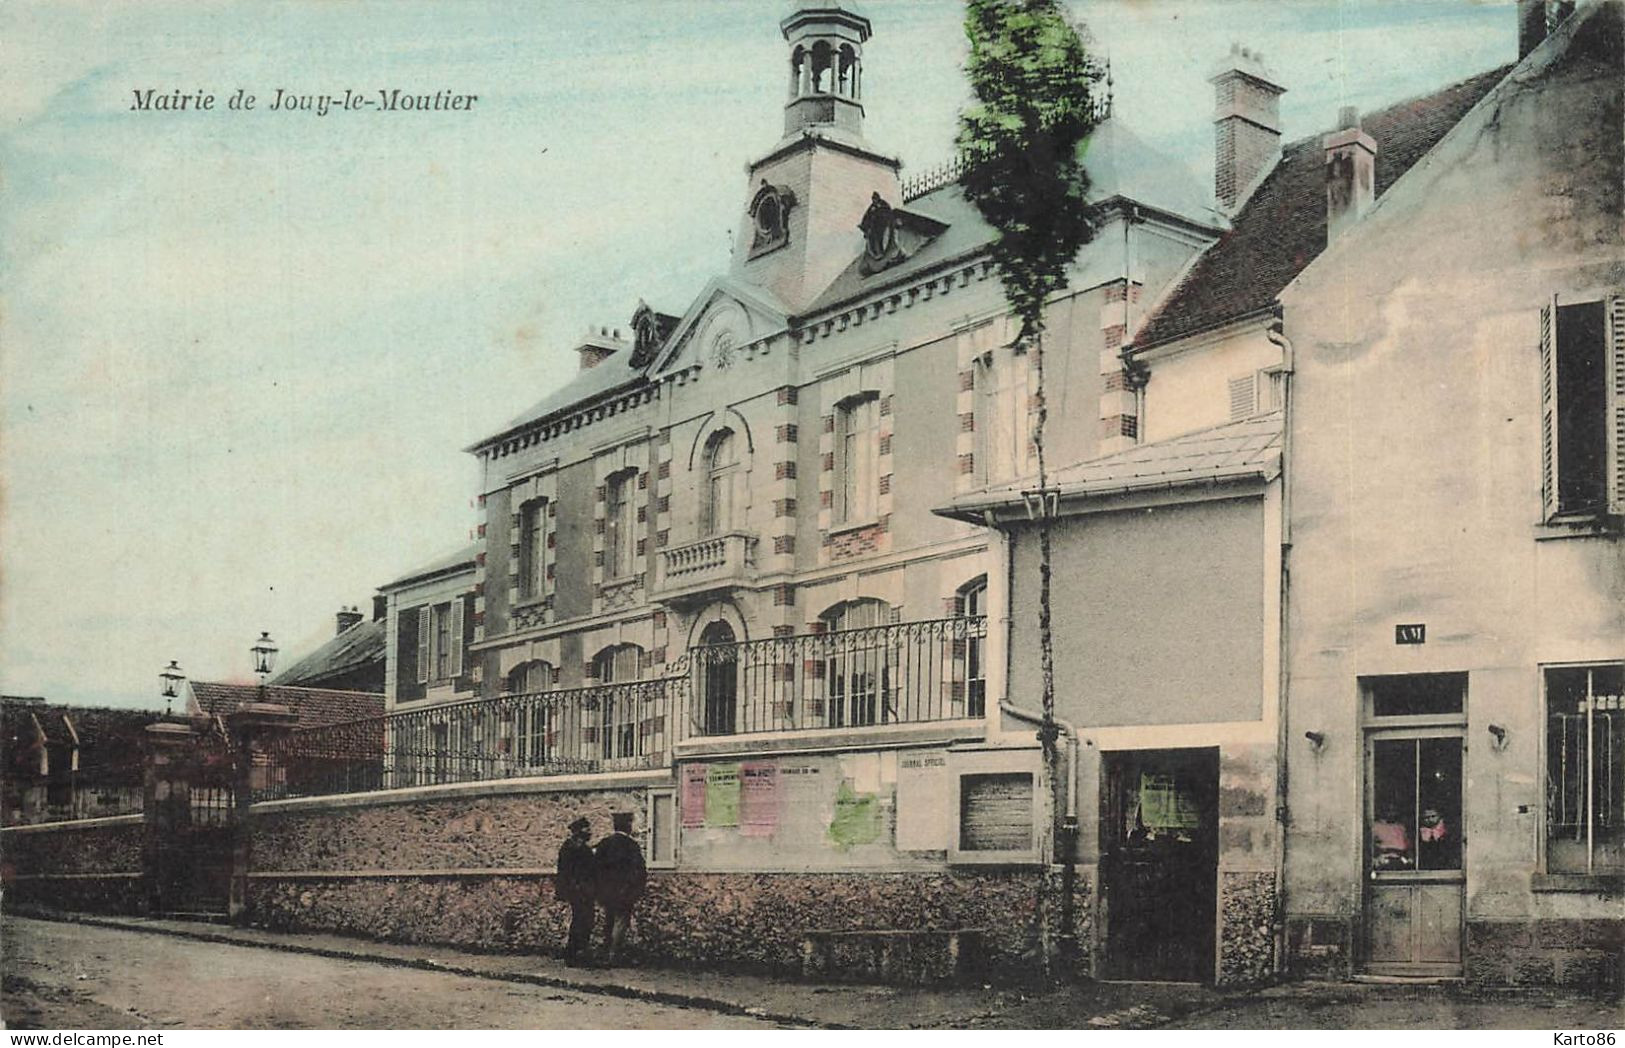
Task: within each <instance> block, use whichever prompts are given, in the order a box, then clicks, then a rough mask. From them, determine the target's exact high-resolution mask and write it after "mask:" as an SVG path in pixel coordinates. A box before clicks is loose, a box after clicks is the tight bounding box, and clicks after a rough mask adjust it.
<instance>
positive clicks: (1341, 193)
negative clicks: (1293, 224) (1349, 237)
mask: <svg viewBox="0 0 1625 1048" xmlns="http://www.w3.org/2000/svg"><path fill="white" fill-rule="evenodd" d="M1337 126H1338V130H1336V131H1334V132H1332V133H1331V134H1329V135H1327V136H1326V137H1325V138H1324V139H1323V140H1322V141H1321V146H1322V148H1324V149H1325V150H1326V243H1328V244H1330V243H1332V242H1333V241H1335V240H1336V239H1337V238H1338V237H1340V236H1342V235H1343V233H1344V232H1345V231H1346V230H1347V229H1348V228H1349V227H1350V226H1352V225H1354V223H1356V222H1358V221H1359V220H1360V219H1361V218H1362V217H1363V216H1364V215H1365V213H1366V212H1367V211H1369V210H1371V205H1372V204H1373V203H1374V202H1375V201H1376V199H1377V140H1376V139H1374V138H1372V137H1371V136H1370V135H1368V134H1366V133H1365V132H1364V131H1362V130H1360V111H1359V110H1358V109H1355V108H1354V107H1353V106H1344V107H1343V109H1342V111H1341V112H1340V113H1339V114H1338V121H1337Z"/></svg>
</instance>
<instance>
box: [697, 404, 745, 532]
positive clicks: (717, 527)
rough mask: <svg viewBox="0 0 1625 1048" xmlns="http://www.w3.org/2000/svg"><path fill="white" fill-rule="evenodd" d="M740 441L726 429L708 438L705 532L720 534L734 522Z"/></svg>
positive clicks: (702, 517) (701, 527)
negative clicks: (709, 439)
mask: <svg viewBox="0 0 1625 1048" xmlns="http://www.w3.org/2000/svg"><path fill="white" fill-rule="evenodd" d="M738 446H739V443H738V441H737V440H736V439H735V437H734V434H733V430H730V429H725V430H722V431H721V432H720V433H717V434H716V435H715V436H713V437H712V438H711V441H710V444H709V445H708V446H707V447H706V452H705V505H704V507H703V508H702V513H701V520H700V530H701V532H702V533H703V534H705V535H721V534H724V533H726V532H728V531H730V530H732V529H733V526H734V490H735V487H736V484H737V481H738V476H739V453H738Z"/></svg>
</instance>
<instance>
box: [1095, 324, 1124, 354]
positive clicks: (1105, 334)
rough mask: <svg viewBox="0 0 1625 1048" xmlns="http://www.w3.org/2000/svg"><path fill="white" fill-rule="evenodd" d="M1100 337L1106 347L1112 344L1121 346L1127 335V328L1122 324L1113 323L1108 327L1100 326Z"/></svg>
mask: <svg viewBox="0 0 1625 1048" xmlns="http://www.w3.org/2000/svg"><path fill="white" fill-rule="evenodd" d="M1100 337H1101V340H1102V341H1103V342H1105V344H1106V346H1107V347H1108V348H1110V347H1112V346H1121V345H1122V344H1123V340H1124V339H1125V338H1127V337H1128V328H1126V327H1124V326H1123V325H1122V324H1113V325H1112V326H1111V327H1109V328H1102V329H1101V332H1100Z"/></svg>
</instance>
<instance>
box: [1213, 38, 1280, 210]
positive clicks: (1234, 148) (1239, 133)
mask: <svg viewBox="0 0 1625 1048" xmlns="http://www.w3.org/2000/svg"><path fill="white" fill-rule="evenodd" d="M1208 83H1210V84H1212V85H1213V138H1214V164H1213V195H1214V196H1215V197H1216V198H1217V199H1218V202H1219V207H1220V208H1221V209H1223V210H1225V211H1229V210H1232V209H1233V208H1235V206H1236V205H1237V204H1238V203H1240V202H1241V198H1242V194H1244V193H1246V192H1247V190H1248V189H1250V188H1252V185H1253V182H1254V181H1255V180H1257V178H1258V177H1259V175H1261V174H1262V173H1263V172H1264V171H1266V170H1268V169H1269V168H1270V167H1271V166H1273V165H1274V163H1275V160H1276V158H1277V157H1279V156H1280V154H1281V96H1282V95H1283V94H1285V93H1286V88H1284V87H1282V86H1280V85H1279V84H1277V83H1276V82H1275V78H1274V75H1273V74H1271V73H1270V72H1269V70H1268V69H1266V68H1265V67H1264V60H1263V57H1262V56H1260V55H1258V54H1255V53H1254V52H1252V51H1249V50H1247V49H1246V48H1244V47H1242V46H1241V45H1239V44H1232V45H1231V46H1230V54H1229V55H1228V56H1226V58H1225V60H1224V61H1223V62H1221V63H1219V67H1218V70H1217V71H1216V72H1215V73H1214V74H1213V75H1212V76H1210V77H1209V78H1208Z"/></svg>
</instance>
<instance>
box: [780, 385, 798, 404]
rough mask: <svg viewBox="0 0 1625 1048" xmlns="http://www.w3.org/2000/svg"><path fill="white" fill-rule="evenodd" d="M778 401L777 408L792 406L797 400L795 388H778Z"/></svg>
mask: <svg viewBox="0 0 1625 1048" xmlns="http://www.w3.org/2000/svg"><path fill="white" fill-rule="evenodd" d="M778 399H779V406H780V407H783V406H784V405H786V404H794V403H795V402H796V401H797V400H798V399H799V398H798V397H797V394H796V387H794V386H781V387H779V397H778Z"/></svg>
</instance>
